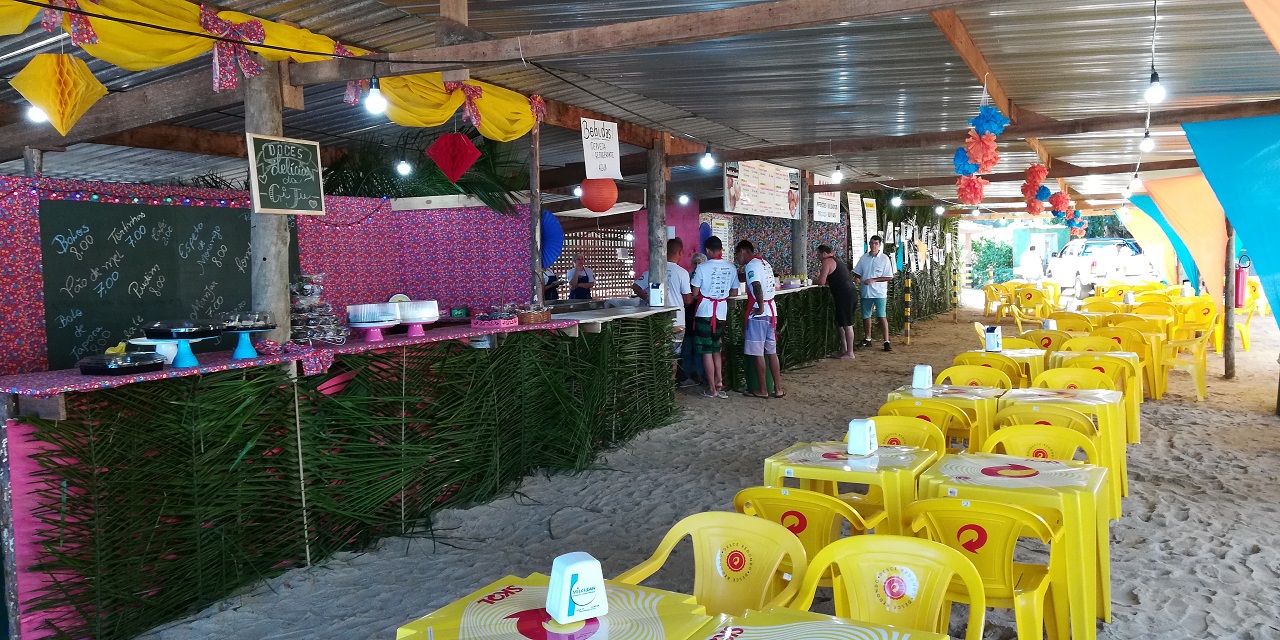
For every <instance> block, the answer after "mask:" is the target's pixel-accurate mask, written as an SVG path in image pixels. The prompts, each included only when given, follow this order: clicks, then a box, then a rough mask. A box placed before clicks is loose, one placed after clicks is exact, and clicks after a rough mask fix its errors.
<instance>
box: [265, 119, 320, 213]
mask: <svg viewBox="0 0 1280 640" xmlns="http://www.w3.org/2000/svg"><path fill="white" fill-rule="evenodd" d="M246 135H247V136H248V140H249V188H250V191H252V196H253V210H254V211H256V212H258V213H291V214H299V215H324V187H323V185H322V184H321V182H320V143H318V142H311V141H309V140H294V139H292V138H277V137H275V136H264V135H258V134H255V133H249V134H246Z"/></svg>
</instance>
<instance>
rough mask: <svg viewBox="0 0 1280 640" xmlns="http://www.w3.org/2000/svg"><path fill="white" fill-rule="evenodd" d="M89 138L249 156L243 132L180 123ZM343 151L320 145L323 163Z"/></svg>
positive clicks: (206, 153)
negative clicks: (183, 125)
mask: <svg viewBox="0 0 1280 640" xmlns="http://www.w3.org/2000/svg"><path fill="white" fill-rule="evenodd" d="M88 142H92V143H94V144H111V145H116V146H120V147H134V148H137V149H157V150H160V151H181V152H183V153H195V154H199V155H204V156H220V157H225V158H247V157H249V153H248V151H247V150H246V148H245V146H246V142H245V137H244V134H242V133H226V132H223V131H209V130H207V129H197V128H195V127H180V126H177V125H172V124H152V125H147V126H145V127H138V128H137V129H130V130H128V131H121V132H119V133H112V134H109V135H105V136H98V137H97V138H94V139H92V140H89V141H88ZM343 153H345V152H344V151H343V150H342V149H339V148H337V147H329V146H322V147H320V164H321V166H325V167H327V166H330V165H331V164H333V161H334V160H337V159H338V158H340V157H342V155H343Z"/></svg>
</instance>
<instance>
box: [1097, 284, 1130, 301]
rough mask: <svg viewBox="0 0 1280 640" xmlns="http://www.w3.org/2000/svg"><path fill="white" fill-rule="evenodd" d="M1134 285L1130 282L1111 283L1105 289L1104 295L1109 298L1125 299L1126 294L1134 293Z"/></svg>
mask: <svg viewBox="0 0 1280 640" xmlns="http://www.w3.org/2000/svg"><path fill="white" fill-rule="evenodd" d="M1132 292H1133V286H1132V285H1128V284H1111V285H1107V286H1106V288H1104V289H1103V291H1102V295H1103V297H1105V298H1106V299H1108V300H1123V299H1124V294H1126V293H1132Z"/></svg>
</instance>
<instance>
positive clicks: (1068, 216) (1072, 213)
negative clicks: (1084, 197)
mask: <svg viewBox="0 0 1280 640" xmlns="http://www.w3.org/2000/svg"><path fill="white" fill-rule="evenodd" d="M1062 218H1063V219H1064V220H1066V221H1067V222H1071V221H1072V220H1075V219H1076V212H1075V211H1068V212H1067V213H1066V215H1064V216H1062Z"/></svg>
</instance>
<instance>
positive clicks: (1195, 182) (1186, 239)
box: [1143, 173, 1227, 300]
mask: <svg viewBox="0 0 1280 640" xmlns="http://www.w3.org/2000/svg"><path fill="white" fill-rule="evenodd" d="M1143 184H1144V185H1146V187H1147V194H1148V195H1150V196H1151V199H1152V200H1155V201H1156V206H1158V207H1160V213H1163V214H1164V217H1165V220H1168V221H1169V226H1171V227H1173V230H1174V231H1177V232H1178V237H1179V238H1181V239H1182V242H1183V244H1186V245H1187V250H1188V251H1190V252H1191V257H1192V258H1193V259H1195V261H1196V266H1197V267H1199V269H1200V279H1201V280H1204V287H1205V290H1207V291H1208V292H1209V295H1211V296H1213V299H1214V300H1221V299H1222V289H1223V287H1224V286H1225V285H1226V279H1225V277H1224V270H1225V269H1226V260H1227V217H1226V215H1225V214H1224V213H1223V211H1222V205H1221V204H1219V203H1218V196H1216V195H1214V193H1213V187H1210V186H1209V181H1208V180H1206V179H1205V177H1204V174H1202V173H1197V174H1195V175H1191V176H1186V177H1182V178H1165V179H1163V180H1144V181H1143Z"/></svg>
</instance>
